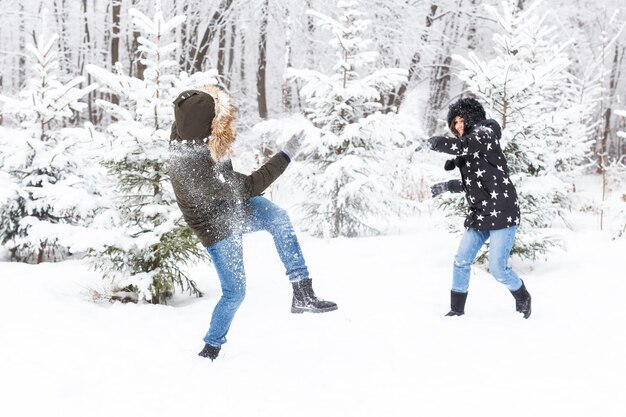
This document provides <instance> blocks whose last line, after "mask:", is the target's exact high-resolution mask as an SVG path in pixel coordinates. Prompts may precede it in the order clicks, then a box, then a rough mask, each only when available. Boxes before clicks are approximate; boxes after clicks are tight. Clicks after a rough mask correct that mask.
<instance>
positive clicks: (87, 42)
mask: <svg viewBox="0 0 626 417" xmlns="http://www.w3.org/2000/svg"><path fill="white" fill-rule="evenodd" d="M82 8H83V10H82V11H83V23H84V24H83V42H82V44H83V45H84V47H83V48H82V49H81V52H80V54H79V56H78V68H79V71H80V73H81V74H84V73H85V63H86V61H87V51H88V49H89V48H91V47H92V45H91V33H90V31H89V21H88V20H87V16H88V14H89V12H88V7H87V0H82ZM89 84H91V74H89V73H87V85H89ZM94 100H95V92H94V91H90V92H89V94H88V95H87V118H88V119H89V122H90V123H95V121H94V114H93V103H94Z"/></svg>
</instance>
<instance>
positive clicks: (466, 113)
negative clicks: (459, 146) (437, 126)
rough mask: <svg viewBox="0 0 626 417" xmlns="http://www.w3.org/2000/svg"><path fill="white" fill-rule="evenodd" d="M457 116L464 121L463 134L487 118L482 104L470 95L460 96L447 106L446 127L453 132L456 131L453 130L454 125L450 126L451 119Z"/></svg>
mask: <svg viewBox="0 0 626 417" xmlns="http://www.w3.org/2000/svg"><path fill="white" fill-rule="evenodd" d="M457 116H460V117H462V118H463V120H464V121H465V131H464V133H463V134H464V135H466V134H468V133H469V132H471V131H472V129H474V126H476V125H477V124H478V123H480V122H482V121H483V120H485V119H486V118H487V116H486V114H485V109H484V108H483V106H482V105H481V104H480V103H479V102H478V100H476V99H473V98H471V97H467V98H462V99H460V100H458V101H457V102H456V103H453V104H451V105H450V107H449V108H448V127H449V128H450V130H452V132H453V133H455V134H457V132H456V131H455V130H454V126H452V121H453V120H454V118H455V117H457Z"/></svg>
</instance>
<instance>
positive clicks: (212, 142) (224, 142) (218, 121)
mask: <svg viewBox="0 0 626 417" xmlns="http://www.w3.org/2000/svg"><path fill="white" fill-rule="evenodd" d="M196 90H198V91H202V92H203V93H207V94H209V95H210V96H211V97H213V101H214V102H215V118H213V121H212V122H211V136H210V137H209V143H208V147H209V151H210V152H211V158H213V159H214V160H215V161H221V160H223V159H226V158H228V157H229V156H230V155H231V154H232V146H233V143H234V142H235V134H236V131H235V119H236V114H237V111H236V109H235V106H234V104H233V100H232V98H231V97H230V95H228V93H226V92H225V91H224V90H222V89H221V88H220V87H218V86H216V85H203V86H200V87H196Z"/></svg>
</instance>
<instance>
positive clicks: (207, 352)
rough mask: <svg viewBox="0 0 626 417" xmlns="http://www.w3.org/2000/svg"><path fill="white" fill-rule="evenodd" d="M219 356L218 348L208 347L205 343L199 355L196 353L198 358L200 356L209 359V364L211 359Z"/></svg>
mask: <svg viewBox="0 0 626 417" xmlns="http://www.w3.org/2000/svg"><path fill="white" fill-rule="evenodd" d="M219 354H220V348H219V347H215V346H212V345H209V344H208V343H205V345H204V348H203V349H202V350H201V351H200V353H198V356H202V357H203V358H209V359H211V362H212V361H213V359H215V358H217V355H219Z"/></svg>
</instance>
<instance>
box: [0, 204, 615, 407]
mask: <svg viewBox="0 0 626 417" xmlns="http://www.w3.org/2000/svg"><path fill="white" fill-rule="evenodd" d="M459 221H461V220H459ZM596 222H597V216H595V215H592V214H578V215H576V217H575V227H574V229H573V230H566V229H562V230H558V233H560V235H561V237H562V238H563V240H564V241H565V243H566V249H564V250H557V251H555V252H554V253H553V254H552V255H551V257H550V259H549V261H548V262H544V261H538V262H534V263H531V262H528V261H520V260H518V259H513V260H512V265H513V267H514V268H515V269H516V270H517V271H518V273H519V274H520V275H521V276H522V277H523V279H524V280H525V282H526V284H527V287H528V289H529V291H530V292H531V294H532V297H533V313H532V316H531V318H530V319H529V320H524V319H523V318H522V317H521V316H519V315H518V314H517V313H515V311H514V300H513V297H512V296H511V294H510V293H509V292H508V291H507V290H506V289H505V288H504V287H502V286H501V285H500V284H498V283H497V282H496V281H495V280H494V279H493V278H492V277H491V276H490V275H489V274H488V273H487V272H486V271H485V270H484V269H481V268H475V269H474V271H475V272H474V275H473V278H472V282H471V285H470V292H469V297H468V301H467V306H466V315H465V316H463V317H454V318H449V317H444V314H445V313H446V312H447V311H448V308H449V289H450V281H451V278H450V275H451V263H452V257H453V254H454V252H455V250H456V245H457V241H458V238H457V237H454V236H452V235H449V234H448V233H447V232H445V231H444V230H445V228H444V227H443V221H442V219H441V218H440V217H438V215H437V214H435V213H431V214H428V213H425V214H424V215H423V216H420V217H416V218H414V219H412V220H410V221H407V222H405V223H403V224H402V225H401V227H398V228H397V230H396V231H395V232H394V233H392V234H390V235H388V236H384V237H376V238H362V239H335V240H320V239H314V238H311V237H307V236H304V235H301V243H302V246H303V250H304V253H305V257H306V258H307V261H308V263H309V268H310V270H311V272H312V275H313V277H314V280H315V281H314V286H315V289H316V291H317V293H318V294H319V295H320V296H322V297H324V298H327V299H331V300H333V301H336V302H337V303H338V304H339V310H338V311H335V312H332V313H328V314H322V315H294V314H291V313H290V312H289V309H290V302H291V289H290V285H289V284H288V282H287V279H286V278H285V276H284V274H283V271H282V267H281V265H280V262H279V260H278V257H277V255H276V252H275V249H274V248H273V243H272V241H271V239H270V237H269V235H267V234H263V233H257V234H252V235H249V236H247V237H246V240H245V248H246V249H245V250H246V258H245V262H246V268H247V272H248V295H247V299H246V300H245V301H244V304H243V306H242V307H241V309H240V311H239V313H238V315H237V316H236V318H235V322H234V324H233V327H232V329H231V332H230V334H229V342H228V343H227V344H226V345H224V347H223V349H222V352H221V355H220V357H219V358H218V359H217V360H216V361H215V362H211V361H209V360H207V359H203V358H200V357H198V356H197V355H196V354H197V352H198V351H199V350H200V349H201V348H202V346H203V342H202V337H203V335H204V332H205V331H206V329H207V326H208V324H209V319H210V312H211V310H212V308H213V305H214V304H215V302H216V301H217V297H218V295H219V287H218V280H217V277H216V275H215V272H214V270H213V269H212V268H211V267H210V266H208V265H200V266H198V267H196V268H195V269H193V270H192V271H191V273H192V275H193V278H194V279H195V280H196V281H197V282H198V283H199V285H200V287H201V288H202V289H203V290H204V291H205V293H206V295H205V297H203V298H199V299H196V298H189V297H186V296H185V295H177V296H176V297H175V299H174V300H173V302H172V303H171V305H168V306H154V305H145V304H144V305H134V304H120V303H115V304H110V303H108V302H93V301H92V300H91V299H90V292H91V290H93V289H98V288H100V287H101V285H102V284H101V280H100V278H99V277H98V276H97V275H96V274H95V273H94V272H91V271H89V270H87V269H86V268H85V267H84V265H83V264H82V262H81V261H80V260H70V261H65V262H61V263H46V264H41V265H38V266H35V265H26V264H18V263H9V262H3V263H0V285H1V286H0V288H2V291H3V295H4V297H3V300H2V302H1V303H0V337H1V341H0V358H1V361H2V366H1V369H0V384H1V387H2V388H1V389H0V397H1V398H2V401H0V415H2V416H10V417H17V416H38V415H42V416H47V417H48V416H49V417H52V416H62V417H70V416H80V417H84V416H89V417H96V416H106V417H110V416H114V415H118V416H168V417H169V416H194V415H198V416H199V415H209V416H320V415H326V416H333V417H334V416H338V417H347V416H355V417H357V416H358V417H366V416H376V417H379V416H428V417H434V416H442V417H448V416H481V417H484V416H503V415H505V416H508V417H513V416H568V417H573V416H581V417H589V416H601V417H610V416H616V417H617V416H621V417H623V416H626V401H624V398H623V394H624V392H626V379H625V378H624V375H626V360H625V359H624V354H625V352H626V308H625V306H624V305H625V301H626V274H625V273H624V270H625V267H626V262H625V261H624V254H626V239H621V240H611V239H610V236H609V235H608V234H607V233H603V232H599V231H598V230H597V227H596Z"/></svg>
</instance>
